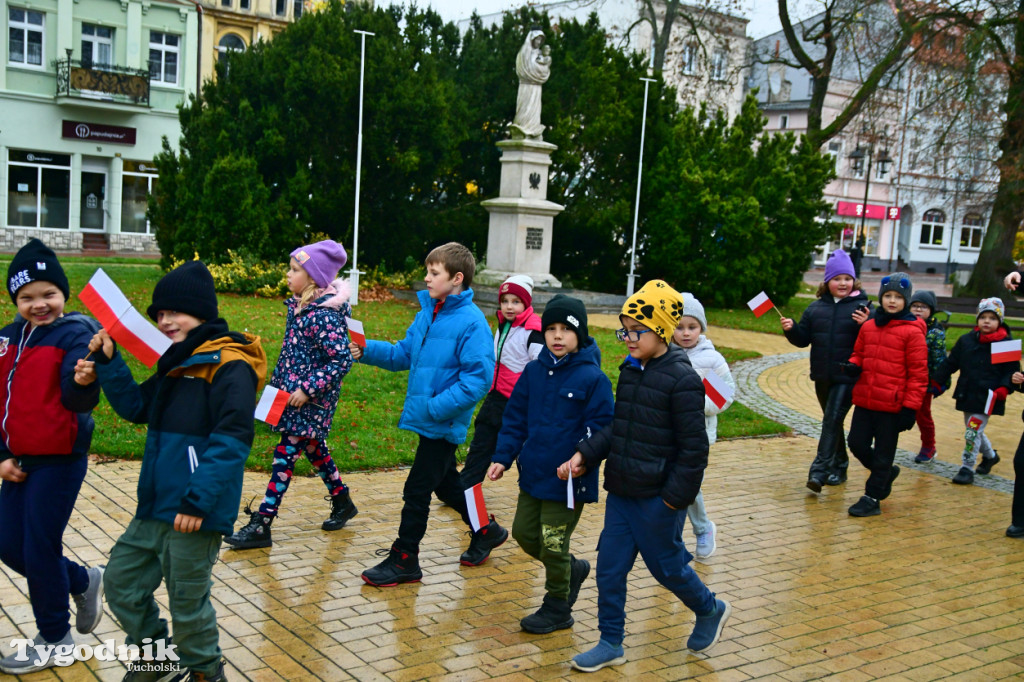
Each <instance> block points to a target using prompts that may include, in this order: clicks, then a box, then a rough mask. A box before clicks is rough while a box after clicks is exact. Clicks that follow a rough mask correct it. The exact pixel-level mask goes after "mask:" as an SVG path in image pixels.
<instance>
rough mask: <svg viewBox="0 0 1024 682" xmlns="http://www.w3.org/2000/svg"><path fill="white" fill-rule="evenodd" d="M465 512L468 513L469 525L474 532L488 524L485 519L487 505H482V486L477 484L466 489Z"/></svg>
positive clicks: (486, 518) (488, 521)
mask: <svg viewBox="0 0 1024 682" xmlns="http://www.w3.org/2000/svg"><path fill="white" fill-rule="evenodd" d="M466 511H467V512H469V523H470V525H472V526H473V531H474V532H476V531H478V530H480V529H481V528H483V527H484V526H486V525H487V524H488V523H490V519H489V518H488V517H487V505H486V504H485V503H484V484H483V483H477V484H476V485H475V486H473V487H472V488H467V489H466Z"/></svg>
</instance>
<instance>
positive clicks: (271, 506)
mask: <svg viewBox="0 0 1024 682" xmlns="http://www.w3.org/2000/svg"><path fill="white" fill-rule="evenodd" d="M347 260H348V256H347V254H346V253H345V249H344V248H343V247H342V246H341V244H338V243H337V242H334V241H332V240H329V239H328V240H325V241H322V242H317V243H315V244H310V245H308V246H303V247H301V248H298V249H296V250H295V251H292V254H291V264H290V267H289V269H288V289H289V290H290V291H291V292H292V293H293V294H294V296H292V297H291V298H289V299H288V300H287V301H285V304H286V305H287V306H288V321H287V323H286V325H285V332H284V343H283V345H282V347H281V355H280V357H279V358H278V360H277V367H275V368H274V374H273V376H272V377H271V379H270V385H272V386H275V387H277V388H280V389H282V390H284V391H288V392H289V393H291V397H290V398H289V399H288V407H286V408H285V410H284V414H282V415H281V421H280V422H279V423H278V424H277V426H274V427H272V428H273V429H274V430H275V431H279V432H280V433H281V442H280V444H278V446H277V448H276V449H275V450H274V464H273V468H272V470H271V474H270V483H269V484H268V485H267V493H266V495H265V497H264V498H263V503H262V504H261V505H260V508H259V510H258V511H255V512H254V511H252V510H251V509H250V508H249V507H246V509H245V513H246V514H249V515H250V516H249V523H248V524H246V525H245V526H243V527H242V528H241V529H239V530H238V532H237V533H235V534H234V535H232V536H231V537H228V538H225V539H224V541H225V542H226V543H228V544H229V545H232V546H233V547H234V548H235V549H250V548H253V547H269V546H270V545H271V539H270V524H271V523H273V521H274V518H275V517H276V516H277V510H278V508H279V507H280V506H281V499H282V498H283V497H284V494H285V491H287V490H288V484H289V483H290V482H291V479H292V472H293V470H294V469H295V462H296V461H297V460H298V459H299V457H300V456H302V455H303V454H304V455H305V456H306V458H307V459H308V460H309V461H310V463H311V464H312V465H313V466H314V467H315V468H316V470H317V472H318V473H319V474H320V478H321V479H323V482H324V484H326V485H327V491H328V492H329V493H330V495H329V496H328V498H327V499H329V500H330V501H331V514H330V516H329V517H328V518H327V520H326V521H324V523H323V525H322V526H321V528H322V529H323V530H340V529H341V528H343V527H344V526H345V524H346V523H347V522H348V521H349V519H351V518H352V517H353V516H355V515H356V514H357V513H358V510H357V509H356V507H355V505H354V504H352V499H351V497H350V496H349V490H348V486H346V485H345V484H344V483H342V481H341V476H340V475H339V474H338V468H337V467H336V466H335V465H334V460H332V459H331V455H330V453H329V452H328V451H327V433H328V432H329V431H330V429H331V420H332V419H333V418H334V409H335V407H336V405H337V403H338V394H339V393H340V392H341V380H342V379H343V378H344V377H345V375H346V374H348V371H349V369H351V367H352V355H351V353H350V352H349V349H348V340H349V339H348V327H347V325H346V323H345V318H347V317H350V316H351V315H352V307H351V306H350V305H349V302H348V299H349V294H350V291H349V286H348V283H347V282H345V281H343V280H340V279H335V278H336V277H337V275H338V271H339V270H341V268H342V267H344V265H345V262H346V261H347Z"/></svg>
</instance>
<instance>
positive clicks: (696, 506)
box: [686, 491, 711, 535]
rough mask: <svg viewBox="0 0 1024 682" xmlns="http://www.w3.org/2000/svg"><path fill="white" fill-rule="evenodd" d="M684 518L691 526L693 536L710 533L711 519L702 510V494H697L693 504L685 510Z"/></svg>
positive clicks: (706, 512)
mask: <svg viewBox="0 0 1024 682" xmlns="http://www.w3.org/2000/svg"><path fill="white" fill-rule="evenodd" d="M686 518H688V519H689V520H690V525H691V526H693V534H694V535H704V533H710V532H711V519H709V518H708V511H707V509H705V508H704V492H703V491H701V492H699V493H697V497H696V499H694V501H693V504H691V505H690V506H689V507H687V508H686Z"/></svg>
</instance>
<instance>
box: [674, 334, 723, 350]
mask: <svg viewBox="0 0 1024 682" xmlns="http://www.w3.org/2000/svg"><path fill="white" fill-rule="evenodd" d="M680 348H682V346H680ZM683 350H685V351H686V353H687V354H688V355H695V354H698V353H706V352H708V351H713V350H715V344H713V343H712V342H711V339H709V338H708V337H706V336H704V335H703V334H701V335H700V338H699V339H698V340H697V345H696V346H694V347H693V348H683Z"/></svg>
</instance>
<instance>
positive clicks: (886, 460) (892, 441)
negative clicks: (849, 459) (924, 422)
mask: <svg viewBox="0 0 1024 682" xmlns="http://www.w3.org/2000/svg"><path fill="white" fill-rule="evenodd" d="M899 416H900V415H899V413H898V412H878V411H876V410H869V409H867V408H865V407H855V408H854V410H853V421H852V422H851V423H850V451H851V452H852V453H853V456H854V457H856V458H857V459H858V460H859V461H860V463H861V464H863V465H864V466H865V467H866V468H867V469H868V470H869V471H870V472H871V474H870V475H869V476H868V480H867V483H865V485H864V494H865V495H867V496H868V497H873V498H874V499H876V500H884V499H885V498H886V497H888V496H889V493H890V492H891V486H892V463H893V460H895V459H896V445H897V443H898V442H899V438H900V430H899V426H898V423H899ZM872 441H873V442H874V447H872Z"/></svg>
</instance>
